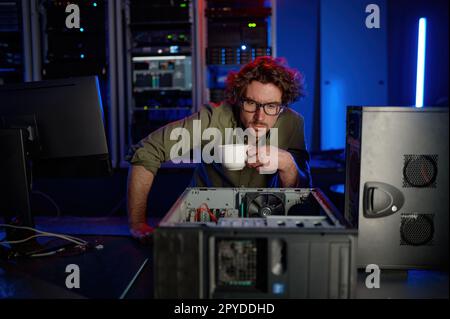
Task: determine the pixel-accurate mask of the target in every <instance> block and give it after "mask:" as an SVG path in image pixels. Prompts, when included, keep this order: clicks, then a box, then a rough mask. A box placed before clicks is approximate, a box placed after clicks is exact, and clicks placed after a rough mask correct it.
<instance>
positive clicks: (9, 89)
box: [0, 76, 112, 239]
mask: <svg viewBox="0 0 450 319" xmlns="http://www.w3.org/2000/svg"><path fill="white" fill-rule="evenodd" d="M0 101H1V102H0V150H1V152H0V153H1V155H0V216H1V215H3V217H4V219H5V221H6V223H10V224H15V225H17V226H29V227H34V221H33V216H32V214H31V208H30V202H29V192H30V190H31V184H32V183H31V181H32V176H33V177H35V176H37V177H86V176H105V175H109V174H111V171H112V169H111V162H110V159H109V155H108V147H107V141H106V136H105V129H104V125H103V117H104V116H103V106H102V101H101V96H100V92H99V84H98V79H97V77H95V76H90V77H80V78H70V79H59V80H51V81H42V82H30V83H22V84H15V85H7V86H0ZM26 235H27V234H26V232H25V233H24V232H17V231H16V232H7V237H8V239H10V238H14V239H17V238H21V237H23V236H26ZM28 235H29V233H28Z"/></svg>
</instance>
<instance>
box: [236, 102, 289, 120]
mask: <svg viewBox="0 0 450 319" xmlns="http://www.w3.org/2000/svg"><path fill="white" fill-rule="evenodd" d="M241 108H242V109H243V110H244V111H245V112H249V113H255V112H256V110H257V109H259V108H263V110H264V113H266V114H267V115H269V116H275V115H278V114H280V113H281V111H283V109H284V105H282V104H281V103H277V102H272V103H258V102H256V101H254V100H252V99H249V98H242V99H241Z"/></svg>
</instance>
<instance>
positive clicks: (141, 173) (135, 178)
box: [127, 166, 154, 225]
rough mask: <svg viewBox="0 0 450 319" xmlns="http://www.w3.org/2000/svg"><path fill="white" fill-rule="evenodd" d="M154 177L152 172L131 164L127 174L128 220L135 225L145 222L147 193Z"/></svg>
mask: <svg viewBox="0 0 450 319" xmlns="http://www.w3.org/2000/svg"><path fill="white" fill-rule="evenodd" d="M153 179H154V175H153V173H151V172H149V171H148V170H146V169H145V168H144V167H143V166H132V167H131V168H130V171H129V174H128V190H127V196H128V202H127V205H128V222H129V223H130V225H136V224H139V223H145V222H146V212H147V199H148V193H149V191H150V188H151V186H152V183H153Z"/></svg>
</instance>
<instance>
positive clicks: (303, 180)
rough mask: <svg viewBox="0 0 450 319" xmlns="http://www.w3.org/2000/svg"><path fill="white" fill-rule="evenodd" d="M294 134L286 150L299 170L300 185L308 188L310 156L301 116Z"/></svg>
mask: <svg viewBox="0 0 450 319" xmlns="http://www.w3.org/2000/svg"><path fill="white" fill-rule="evenodd" d="M298 119H299V120H298V122H297V125H296V128H295V132H294V134H292V138H291V141H290V143H289V147H288V149H287V151H288V152H289V153H291V155H292V157H293V158H294V160H295V163H296V164H297V167H298V169H299V171H300V185H299V186H300V187H302V188H310V187H311V186H312V179H311V171H310V167H309V162H310V156H309V152H308V150H307V147H306V142H305V128H304V120H303V117H301V116H300V117H299V118H298Z"/></svg>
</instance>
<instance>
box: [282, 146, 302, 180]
mask: <svg viewBox="0 0 450 319" xmlns="http://www.w3.org/2000/svg"><path fill="white" fill-rule="evenodd" d="M299 174H301V172H300V170H299V168H298V166H297V165H296V164H295V161H294V159H293V158H292V156H290V154H289V159H288V163H287V165H286V166H285V167H284V168H283V169H282V170H279V176H280V182H281V187H283V188H285V187H287V188H289V187H298V186H299V184H300V176H299Z"/></svg>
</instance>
